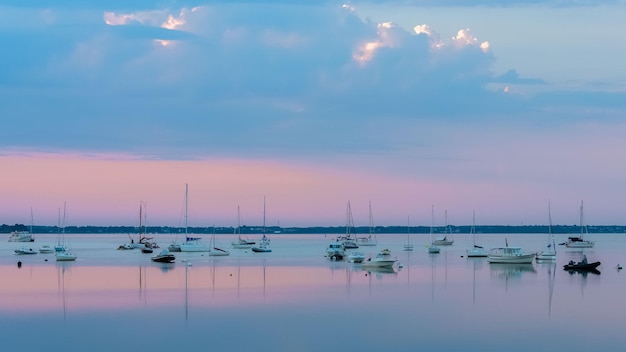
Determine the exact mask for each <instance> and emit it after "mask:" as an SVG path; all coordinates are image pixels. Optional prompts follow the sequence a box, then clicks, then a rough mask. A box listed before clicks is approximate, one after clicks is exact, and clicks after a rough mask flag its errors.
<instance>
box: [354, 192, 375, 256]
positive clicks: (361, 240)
mask: <svg viewBox="0 0 626 352" xmlns="http://www.w3.org/2000/svg"><path fill="white" fill-rule="evenodd" d="M369 210H370V212H369V215H370V216H369V220H370V233H369V235H368V236H363V237H358V236H357V237H356V244H357V245H358V246H359V247H361V246H375V245H377V244H378V241H377V240H376V228H375V227H374V216H373V215H372V202H369ZM372 236H373V237H372Z"/></svg>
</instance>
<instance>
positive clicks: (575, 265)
mask: <svg viewBox="0 0 626 352" xmlns="http://www.w3.org/2000/svg"><path fill="white" fill-rule="evenodd" d="M600 264H601V263H600V262H593V263H589V262H588V261H587V256H585V255H584V256H583V259H582V260H581V261H579V262H574V261H573V260H570V261H569V263H567V264H565V265H563V270H570V271H597V269H596V268H597V267H598V266H600Z"/></svg>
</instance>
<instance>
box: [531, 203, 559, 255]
mask: <svg viewBox="0 0 626 352" xmlns="http://www.w3.org/2000/svg"><path fill="white" fill-rule="evenodd" d="M535 259H536V260H537V261H538V262H539V261H555V260H556V243H555V241H554V234H553V233H552V215H551V214H550V203H548V243H547V245H546V249H544V250H543V251H541V252H539V253H537V256H536V257H535Z"/></svg>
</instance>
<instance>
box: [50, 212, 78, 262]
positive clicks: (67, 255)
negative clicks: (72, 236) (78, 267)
mask: <svg viewBox="0 0 626 352" xmlns="http://www.w3.org/2000/svg"><path fill="white" fill-rule="evenodd" d="M66 209H67V207H66V203H65V202H64V203H63V232H62V242H60V243H59V244H58V245H57V246H56V247H55V251H56V255H55V257H56V260H57V262H72V261H75V260H76V258H77V256H76V254H74V253H72V252H71V251H70V249H69V247H68V246H67V245H66V244H65V212H66Z"/></svg>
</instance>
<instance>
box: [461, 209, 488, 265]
mask: <svg viewBox="0 0 626 352" xmlns="http://www.w3.org/2000/svg"><path fill="white" fill-rule="evenodd" d="M470 236H471V237H472V248H470V249H466V250H465V255H466V256H467V257H468V258H482V257H486V256H487V251H485V249H484V248H483V247H482V246H479V245H477V244H476V212H472V228H471V230H470Z"/></svg>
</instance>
